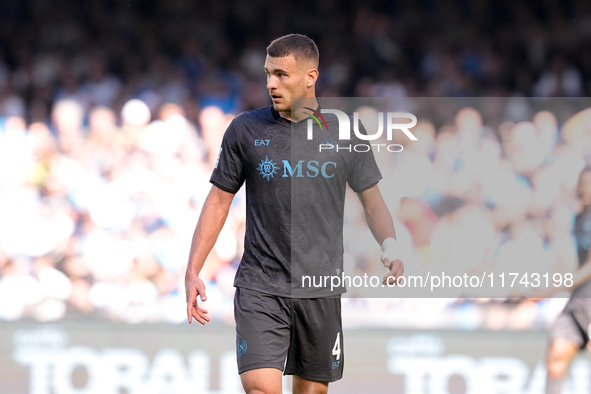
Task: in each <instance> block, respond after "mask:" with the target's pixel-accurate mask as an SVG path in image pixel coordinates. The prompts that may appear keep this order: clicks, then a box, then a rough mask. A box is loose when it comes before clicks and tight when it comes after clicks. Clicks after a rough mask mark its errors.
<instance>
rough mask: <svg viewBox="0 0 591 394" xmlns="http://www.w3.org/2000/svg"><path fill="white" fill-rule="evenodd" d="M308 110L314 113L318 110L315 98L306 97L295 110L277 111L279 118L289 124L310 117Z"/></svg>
mask: <svg viewBox="0 0 591 394" xmlns="http://www.w3.org/2000/svg"><path fill="white" fill-rule="evenodd" d="M310 108H312V109H313V110H314V111H316V110H317V109H318V101H317V100H316V97H306V98H305V100H303V101H302V102H301V103H298V107H297V109H296V110H295V111H294V110H289V111H278V112H279V116H281V117H282V118H283V119H285V120H289V121H290V122H300V121H302V120H304V119H307V118H308V117H310V115H309V114H310Z"/></svg>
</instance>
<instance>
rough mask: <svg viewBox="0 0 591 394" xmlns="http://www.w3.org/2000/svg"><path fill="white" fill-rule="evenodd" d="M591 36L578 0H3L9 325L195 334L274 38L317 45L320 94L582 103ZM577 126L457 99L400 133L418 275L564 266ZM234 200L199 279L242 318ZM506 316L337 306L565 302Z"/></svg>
mask: <svg viewBox="0 0 591 394" xmlns="http://www.w3.org/2000/svg"><path fill="white" fill-rule="evenodd" d="M590 25H591V3H589V2H587V1H584V0H581V1H577V0H573V1H566V2H552V1H547V2H531V1H508V0H505V1H496V2H492V1H488V2H486V1H485V2H460V1H443V0H423V1H419V2H410V1H405V2H380V1H377V0H376V1H368V2H364V5H359V6H355V5H353V4H351V3H346V4H341V3H339V2H336V1H322V2H315V3H310V4H307V5H306V6H304V4H301V3H298V4H297V5H295V4H292V5H290V4H286V5H285V6H282V7H277V6H276V5H275V4H274V3H273V2H270V1H267V0H259V1H254V2H248V3H244V2H238V1H228V2H208V3H202V2H188V1H182V0H181V1H168V2H156V1H147V0H146V1H139V0H130V1H126V2H121V1H103V0H101V1H94V0H93V1H87V2H75V1H72V0H59V1H46V0H37V1H20V0H6V1H2V2H1V3H0V218H2V219H1V220H0V320H18V319H21V318H33V319H36V320H39V321H54V320H59V319H62V318H66V317H84V318H101V319H102V318H108V319H112V320H115V321H126V322H132V323H140V322H160V321H167V322H174V323H180V322H182V321H184V319H185V312H184V311H185V295H184V283H183V278H184V269H185V266H186V261H187V257H188V252H189V246H190V239H191V236H192V232H193V229H194V226H195V224H196V221H197V218H198V215H199V212H200V209H201V206H202V203H203V201H204V199H205V197H206V195H207V193H208V190H209V184H208V179H209V176H210V174H211V171H212V169H213V165H214V163H215V159H216V156H217V152H218V150H219V146H220V141H221V138H222V135H223V132H224V130H225V128H226V127H227V125H228V124H229V122H230V121H231V120H232V118H233V117H234V116H235V114H237V113H239V112H241V111H244V110H249V109H252V108H257V107H260V106H264V105H268V104H269V98H268V95H267V91H266V89H265V73H264V72H263V71H262V67H263V63H264V57H265V47H266V45H267V44H268V42H269V41H270V40H271V39H272V38H275V37H278V36H280V35H283V34H286V33H290V32H301V33H305V34H307V35H309V36H310V37H312V38H313V39H315V41H316V42H317V44H318V46H319V49H320V56H321V57H320V70H321V77H320V80H319V82H318V87H317V93H318V95H319V96H360V97H364V96H380V97H405V96H406V97H418V96H423V97H425V96H429V97H437V96H529V95H532V96H585V95H589V93H591V54H590V53H589V51H585V50H583V49H584V48H586V47H587V46H588V45H587V44H589V43H590V42H591V29H589V26H590ZM514 107H515V106H511V108H514ZM517 108H522V107H519V106H517ZM572 115H573V114H570V115H569V116H568V117H564V116H563V114H559V115H558V114H553V113H551V112H543V111H542V112H536V113H531V114H529V115H525V116H524V117H523V116H522V117H521V118H520V119H522V120H527V121H519V122H518V121H515V122H511V119H513V118H512V117H511V116H507V117H506V119H507V121H505V122H502V123H499V124H495V125H489V124H486V123H485V122H483V120H482V114H481V113H480V112H479V110H475V109H470V108H467V109H464V110H462V111H460V112H458V113H457V115H456V116H455V118H454V119H453V120H452V121H450V122H448V123H446V124H437V123H436V122H430V121H429V120H428V119H423V120H422V122H421V123H420V124H419V126H417V128H418V134H419V135H420V136H419V141H418V142H417V143H416V144H408V143H407V142H405V141H399V143H401V144H403V145H405V151H404V154H401V155H392V157H390V156H389V158H391V159H392V160H393V161H388V160H390V159H388V160H386V161H385V162H383V163H381V164H382V165H383V166H384V168H386V169H387V168H391V171H392V173H391V176H389V177H388V178H387V179H386V181H391V182H396V185H397V187H388V184H387V182H386V183H385V184H384V186H383V190H385V194H386V196H387V200H388V202H389V205H390V209H391V211H392V212H393V213H394V214H395V215H396V217H397V218H398V222H397V230H399V232H400V234H401V237H406V239H408V242H409V243H410V245H411V246H410V247H409V248H410V251H409V253H411V254H412V255H413V257H412V258H413V259H415V260H416V262H417V266H423V267H429V266H430V265H436V264H441V263H442V262H445V261H452V260H453V261H466V262H472V263H473V262H476V261H484V262H487V263H488V264H490V265H491V266H497V267H507V266H510V265H511V264H512V261H513V259H519V258H522V253H525V252H524V251H525V250H527V253H528V255H529V256H530V258H532V259H533V258H535V259H536V260H539V261H541V262H543V264H547V265H548V267H552V269H557V270H558V269H563V268H560V267H559V266H556V264H562V265H563V266H564V269H569V267H570V268H572V262H573V261H574V259H573V256H572V255H570V254H571V253H574V252H573V250H572V236H571V230H572V218H573V215H574V214H575V213H576V209H577V207H576V198H575V197H576V194H575V186H576V180H577V176H578V171H580V169H581V168H583V166H584V164H585V161H587V162H588V157H589V155H588V153H589V152H588V151H587V150H586V149H587V148H586V147H589V146H591V141H589V139H590V137H589V132H588V131H587V129H586V128H585V127H588V126H589V124H588V123H586V122H588V118H587V117H585V115H577V116H572ZM558 116H562V117H563V118H564V119H557V117H558ZM526 118H527V119H526ZM568 119H570V120H568ZM573 124H574V125H573ZM581 130H583V131H581ZM380 157H381V156H380ZM379 159H380V158H379ZM380 160H382V159H380ZM384 160H385V159H384ZM388 193H390V194H388ZM244 204H245V201H244V196H243V192H240V193H239V194H238V196H237V198H236V199H235V201H234V204H233V208H232V210H231V213H230V216H229V218H228V220H227V223H226V226H225V228H224V230H223V232H222V234H221V236H220V238H219V240H218V242H217V244H216V246H215V248H214V251H213V252H212V254H211V256H210V257H209V259H208V262H207V264H206V266H205V269H204V272H203V277H204V279H205V280H206V281H207V283H208V298H209V301H208V303H209V305H208V309H209V310H210V313H211V314H212V315H214V316H216V315H217V317H219V318H220V320H226V321H231V319H232V312H231V303H232V291H233V289H232V279H233V276H234V272H235V270H236V267H237V264H238V262H239V257H240V255H241V252H242V249H241V248H242V244H241V240H242V239H243V235H244V220H245V217H244ZM357 219H359V218H357ZM357 219H356V220H357ZM357 225H359V226H360V227H359V228H360V230H359V231H360V232H362V231H363V230H361V228H362V227H363V221H361V220H357V221H356V222H355V223H353V224H352V228H355V226H357ZM466 240H468V241H466ZM346 242H348V241H347V239H346ZM466 244H467V245H469V247H466ZM349 247H351V248H352V246H351V245H349V244H348V243H347V245H346V248H349ZM352 257H353V259H355V256H354V252H353V256H352ZM415 260H413V261H415ZM364 264H366V263H365V262H362V263H360V267H361V268H365V267H364ZM367 264H369V263H367ZM557 267H558V268H557ZM464 268H466V269H468V268H470V267H464ZM549 269H550V268H549ZM507 296H509V294H508V295H507ZM437 305H439V309H438V307H437ZM499 305H502V306H501V307H499V308H497V307H498V306H499ZM507 305H508V301H507V300H505V299H504V298H501V299H500V300H497V301H495V300H487V302H486V303H485V302H484V301H477V302H466V301H464V300H463V298H462V297H461V294H460V295H458V297H456V298H453V299H449V300H355V299H349V300H346V302H345V309H344V310H345V315H346V316H349V314H350V315H351V316H352V315H353V314H354V313H351V311H356V310H357V308H363V310H365V311H370V312H371V311H374V312H375V316H376V319H377V320H373V321H374V322H377V321H379V317H380V316H386V315H385V314H383V313H382V312H383V311H384V310H388V311H390V312H391V313H390V314H387V315H388V316H394V317H396V316H399V315H400V314H401V313H402V314H403V316H404V315H405V314H406V316H408V313H409V311H410V312H414V313H413V314H412V315H413V316H415V317H416V319H418V320H416V321H413V322H414V323H413V324H417V325H419V326H420V325H423V326H429V325H430V324H439V325H446V324H447V325H449V326H450V327H464V326H465V327H470V328H474V327H480V326H487V327H488V326H490V327H492V328H504V327H505V325H506V326H510V327H513V328H515V327H522V328H527V327H531V326H532V325H535V324H544V322H545V320H547V317H548V316H551V315H552V313H554V311H555V310H557V309H559V307H558V306H555V305H554V304H553V303H552V302H547V303H528V302H519V303H515V304H514V305H513V304H511V305H510V307H507ZM437 310H440V311H441V315H438V314H437V313H436V311H437ZM513 310H518V311H519V312H520V313H515V316H517V317H516V318H510V316H512V315H510V314H511V313H512V311H513ZM348 311H349V312H348ZM348 313H349V314H348ZM364 313H366V312H364ZM501 314H504V315H505V316H509V317H507V318H506V319H505V320H503V319H502V318H500V317H499V316H500V315H501ZM435 316H439V318H438V319H435V318H434V317H435ZM489 316H493V317H489ZM524 316H525V317H524ZM435 320H437V322H435ZM410 321H411V320H409V319H408V318H407V319H405V320H404V319H403V320H401V319H398V323H397V322H396V321H390V320H388V321H387V322H385V323H384V324H390V325H392V324H393V325H396V324H405V322H406V323H407V322H410ZM503 321H506V324H505V325H503V324H502V323H499V322H503ZM516 321H517V323H515V322H516ZM540 322H541V323H540Z"/></svg>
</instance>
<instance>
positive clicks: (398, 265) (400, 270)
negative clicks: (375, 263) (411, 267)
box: [382, 259, 404, 286]
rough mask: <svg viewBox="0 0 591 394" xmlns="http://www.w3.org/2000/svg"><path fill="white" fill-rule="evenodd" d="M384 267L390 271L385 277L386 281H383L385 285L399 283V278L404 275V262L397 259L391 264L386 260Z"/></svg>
mask: <svg viewBox="0 0 591 394" xmlns="http://www.w3.org/2000/svg"><path fill="white" fill-rule="evenodd" d="M384 266H385V267H386V268H388V269H389V270H390V272H388V274H387V275H386V276H384V280H383V281H382V284H383V285H387V284H390V286H391V285H392V284H393V283H397V281H398V278H400V277H401V276H402V275H404V264H402V261H400V260H398V259H396V260H394V261H392V262H390V261H389V260H388V259H384Z"/></svg>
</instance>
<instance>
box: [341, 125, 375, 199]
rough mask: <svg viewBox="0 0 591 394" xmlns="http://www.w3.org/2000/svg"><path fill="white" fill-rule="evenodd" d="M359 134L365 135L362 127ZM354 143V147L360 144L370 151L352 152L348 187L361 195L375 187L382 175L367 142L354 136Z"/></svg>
mask: <svg viewBox="0 0 591 394" xmlns="http://www.w3.org/2000/svg"><path fill="white" fill-rule="evenodd" d="M361 132H362V133H363V134H367V133H366V132H365V128H364V127H363V126H361ZM354 141H355V142H354V144H355V145H357V144H362V145H368V146H370V149H369V150H368V151H367V152H364V151H363V149H362V150H360V151H359V152H357V151H355V152H354V154H353V155H354V156H353V161H352V163H351V167H350V168H349V174H348V177H347V183H348V184H349V187H351V189H352V190H353V191H354V192H355V193H361V192H362V191H364V190H367V189H369V188H370V187H372V186H374V185H376V184H377V183H378V182H379V181H380V179H382V174H381V172H380V169H379V168H378V165H377V163H376V159H375V157H374V155H373V150H372V149H371V145H370V144H369V143H368V141H363V140H361V139H360V138H358V137H357V136H355V140H354Z"/></svg>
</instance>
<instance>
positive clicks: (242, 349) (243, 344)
mask: <svg viewBox="0 0 591 394" xmlns="http://www.w3.org/2000/svg"><path fill="white" fill-rule="evenodd" d="M247 348H248V345H247V344H246V341H245V340H244V339H241V340H240V342H238V354H239V355H241V356H242V355H243V354H244V353H246V349H247Z"/></svg>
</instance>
